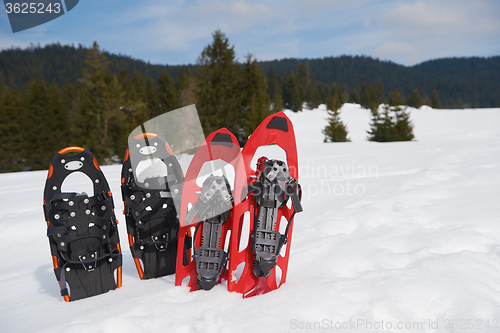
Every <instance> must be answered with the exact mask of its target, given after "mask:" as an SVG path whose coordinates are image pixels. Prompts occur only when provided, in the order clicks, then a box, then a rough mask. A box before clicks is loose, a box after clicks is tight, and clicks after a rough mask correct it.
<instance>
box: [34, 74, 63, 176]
mask: <svg viewBox="0 0 500 333" xmlns="http://www.w3.org/2000/svg"><path fill="white" fill-rule="evenodd" d="M25 91H26V99H25V103H26V112H27V114H28V117H27V119H26V124H25V126H26V128H28V129H29V130H28V131H26V138H25V141H26V143H27V156H26V159H27V163H28V164H29V166H30V168H32V169H34V170H39V169H44V168H47V167H48V165H49V162H50V159H51V157H52V155H53V154H54V152H56V151H57V150H59V149H61V148H62V147H59V146H58V140H57V138H58V137H59V135H60V133H61V134H62V136H63V137H64V133H65V128H58V126H57V125H56V124H57V122H58V121H59V119H58V118H59V117H58V113H60V109H61V106H62V102H61V101H60V96H59V98H56V100H55V101H52V100H51V98H50V96H49V90H48V88H47V85H46V84H45V81H44V80H43V79H33V80H31V81H30V82H28V84H27V85H26V88H25ZM52 102H54V104H53V103H52Z"/></svg>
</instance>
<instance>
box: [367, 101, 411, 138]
mask: <svg viewBox="0 0 500 333" xmlns="http://www.w3.org/2000/svg"><path fill="white" fill-rule="evenodd" d="M370 127H371V128H370V130H369V131H368V134H369V136H368V140H369V141H377V142H392V141H411V140H413V138H414V135H413V124H412V123H411V121H410V115H409V113H408V112H406V107H403V108H402V107H390V106H389V105H386V106H384V111H383V112H382V114H380V112H378V111H373V110H372V120H371V123H370Z"/></svg>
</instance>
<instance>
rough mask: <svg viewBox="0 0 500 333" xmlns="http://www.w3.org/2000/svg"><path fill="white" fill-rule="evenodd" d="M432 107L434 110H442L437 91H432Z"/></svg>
mask: <svg viewBox="0 0 500 333" xmlns="http://www.w3.org/2000/svg"><path fill="white" fill-rule="evenodd" d="M430 106H431V107H432V108H434V109H440V108H441V103H440V102H439V97H438V94H437V92H436V90H433V91H432V94H431V105H430Z"/></svg>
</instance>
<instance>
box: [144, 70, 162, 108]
mask: <svg viewBox="0 0 500 333" xmlns="http://www.w3.org/2000/svg"><path fill="white" fill-rule="evenodd" d="M144 97H145V99H146V107H147V110H148V114H149V118H154V117H156V116H159V115H160V113H161V112H160V101H159V99H158V91H157V89H156V86H155V82H154V80H153V78H152V77H151V76H149V77H148V78H147V80H146V90H145V96H144Z"/></svg>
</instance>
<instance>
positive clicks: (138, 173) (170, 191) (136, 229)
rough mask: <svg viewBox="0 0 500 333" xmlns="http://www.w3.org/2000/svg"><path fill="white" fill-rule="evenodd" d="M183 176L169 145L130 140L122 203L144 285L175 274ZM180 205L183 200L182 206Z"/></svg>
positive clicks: (144, 137) (155, 139)
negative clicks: (178, 206)
mask: <svg viewBox="0 0 500 333" xmlns="http://www.w3.org/2000/svg"><path fill="white" fill-rule="evenodd" d="M183 180H184V177H183V173H182V169H181V166H180V164H179V161H178V160H177V158H176V157H175V155H174V153H173V152H172V150H171V149H170V146H169V145H168V143H167V141H166V140H165V139H164V138H162V137H161V136H159V135H157V134H154V133H142V134H139V135H137V136H135V137H134V138H133V139H131V140H129V143H128V147H127V150H126V153H125V159H124V162H123V167H122V180H121V181H122V197H123V201H124V206H125V209H124V212H123V213H124V215H125V219H126V223H127V233H128V240H129V245H130V252H131V253H132V257H133V258H134V262H135V266H136V268H137V272H138V274H139V277H140V278H141V279H150V278H156V277H160V276H165V275H170V274H173V273H175V266H176V264H175V262H176V257H177V241H178V232H179V217H178V215H177V208H176V207H175V204H174V199H175V198H176V196H178V197H179V198H180V196H181V195H182V184H183ZM179 202H180V200H179Z"/></svg>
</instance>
